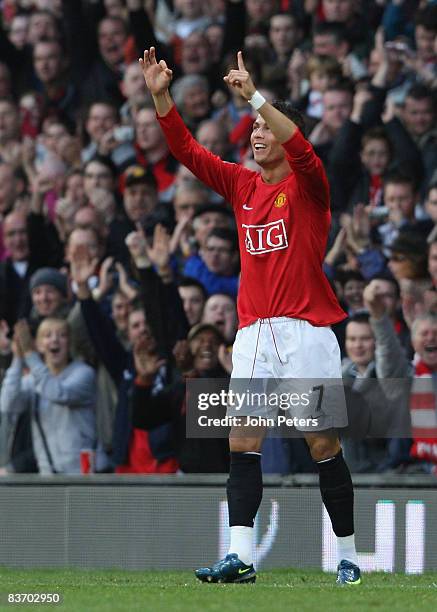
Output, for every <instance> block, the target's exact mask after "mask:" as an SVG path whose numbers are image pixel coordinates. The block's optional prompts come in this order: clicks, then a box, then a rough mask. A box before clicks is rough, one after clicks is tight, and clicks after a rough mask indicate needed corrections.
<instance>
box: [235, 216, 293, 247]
mask: <svg viewBox="0 0 437 612" xmlns="http://www.w3.org/2000/svg"><path fill="white" fill-rule="evenodd" d="M242 227H243V228H244V229H245V230H246V236H245V244H246V250H247V252H248V253H250V254H251V255H259V254H261V253H270V252H271V251H279V250H280V249H286V248H287V247H288V240H287V233H286V231H285V223H284V219H279V221H272V222H271V223H266V224H265V225H245V224H244V223H243V224H242Z"/></svg>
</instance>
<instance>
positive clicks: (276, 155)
mask: <svg viewBox="0 0 437 612" xmlns="http://www.w3.org/2000/svg"><path fill="white" fill-rule="evenodd" d="M250 144H251V145H252V152H253V158H254V160H255V161H256V163H257V164H258V165H259V166H261V168H269V167H272V166H273V167H274V166H276V165H278V164H280V163H281V162H282V161H283V160H284V158H285V151H284V148H283V147H282V145H281V144H280V143H279V142H278V141H277V140H276V138H275V137H274V136H273V134H272V132H271V131H270V128H269V126H268V125H267V123H266V122H265V120H264V119H263V118H262V117H261V115H258V117H257V118H256V120H255V122H254V124H253V128H252V134H251V136H250Z"/></svg>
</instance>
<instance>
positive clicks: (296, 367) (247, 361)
mask: <svg viewBox="0 0 437 612" xmlns="http://www.w3.org/2000/svg"><path fill="white" fill-rule="evenodd" d="M232 366H233V368H232V374H231V382H230V390H231V391H234V392H235V393H238V392H239V393H245V392H246V391H247V397H250V401H249V400H248V403H247V405H241V406H239V407H238V408H235V406H234V407H233V406H231V405H229V404H228V414H229V415H232V416H234V415H238V416H243V415H244V416H264V417H267V418H271V417H277V415H278V414H285V412H286V413H287V414H289V415H291V416H292V417H296V418H298V419H299V423H300V425H299V424H296V425H295V427H296V429H298V430H299V431H322V430H326V429H330V428H337V427H344V426H346V424H347V412H346V405H345V401H344V392H343V387H342V371H341V355H340V347H339V346H338V342H337V338H336V337H335V334H334V332H333V331H332V329H331V328H330V327H315V326H313V325H311V324H310V323H308V321H303V320H302V319H292V318H289V317H274V318H271V319H259V320H258V321H257V322H256V323H253V324H252V325H249V326H247V327H244V328H243V329H240V330H238V333H237V337H236V339H235V342H234V346H233V351H232ZM296 393H298V395H299V399H300V400H302V401H297V403H296V402H294V401H293V402H290V399H291V398H292V397H293V398H295V397H296V395H295V394H296ZM255 396H256V399H255V400H254V399H253V398H254V397H255ZM261 396H263V399H261ZM287 396H288V400H287V401H288V404H287V401H286V400H285V399H284V401H282V399H283V398H284V397H285V398H287ZM304 396H305V401H303V399H302V398H303V397H304ZM241 397H242V395H241ZM266 397H267V398H268V399H266ZM275 402H276V404H275ZM279 404H280V406H279ZM278 406H279V407H278ZM311 419H313V420H312V421H311ZM304 420H305V423H306V421H308V423H309V422H310V421H311V424H310V425H308V426H307V425H306V424H305V423H304V422H303V421H304Z"/></svg>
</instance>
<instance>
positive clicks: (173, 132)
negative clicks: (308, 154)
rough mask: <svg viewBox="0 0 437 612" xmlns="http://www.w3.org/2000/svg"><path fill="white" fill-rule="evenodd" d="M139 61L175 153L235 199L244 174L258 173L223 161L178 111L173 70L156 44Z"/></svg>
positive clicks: (206, 181) (199, 175)
mask: <svg viewBox="0 0 437 612" xmlns="http://www.w3.org/2000/svg"><path fill="white" fill-rule="evenodd" d="M139 61H140V65H141V67H142V70H143V75H144V80H145V81H146V85H147V87H148V89H149V91H150V93H151V94H152V98H153V101H154V103H155V108H156V112H157V115H158V119H159V122H160V124H161V127H162V130H163V132H164V135H165V137H166V139H167V143H168V146H169V148H170V151H171V153H172V154H173V156H174V157H175V158H176V159H177V160H178V161H179V162H181V163H182V164H183V165H184V166H186V167H187V168H188V169H189V170H191V172H193V174H195V176H197V178H198V179H199V180H201V181H202V182H203V183H205V184H206V185H208V187H211V189H213V190H214V191H217V193H219V194H220V195H222V196H223V197H224V198H225V200H227V201H228V202H231V203H232V199H233V197H235V195H236V194H235V186H236V181H237V180H238V179H239V178H240V177H241V176H242V175H244V177H245V178H248V177H249V176H252V175H254V174H255V173H254V172H252V171H250V170H248V169H247V168H243V167H241V166H238V165H237V164H230V163H228V162H224V161H222V160H221V159H220V158H219V157H217V156H216V155H213V154H212V153H211V152H210V151H208V150H207V149H205V148H204V147H202V146H201V145H200V144H199V143H198V142H197V141H196V140H195V139H194V138H193V136H192V135H191V134H190V132H189V130H188V129H187V127H186V126H185V124H184V122H183V121H182V119H181V117H180V115H179V113H178V112H177V111H176V108H175V105H174V102H173V100H172V97H171V95H170V92H169V87H170V83H171V80H172V76H173V72H172V70H170V68H169V67H168V66H167V64H166V62H165V61H164V60H160V62H159V63H158V62H157V60H156V54H155V48H154V47H151V48H150V49H149V50H147V49H146V50H145V51H144V56H143V58H141V59H140V60H139Z"/></svg>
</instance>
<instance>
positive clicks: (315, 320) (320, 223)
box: [158, 106, 346, 328]
mask: <svg viewBox="0 0 437 612" xmlns="http://www.w3.org/2000/svg"><path fill="white" fill-rule="evenodd" d="M158 119H159V122H160V124H161V127H162V129H163V131H164V133H165V135H166V138H167V141H168V144H169V147H170V150H171V152H172V154H173V155H174V156H175V157H176V159H178V160H179V161H180V162H181V163H182V164H184V166H187V168H189V169H190V170H191V172H193V174H195V175H196V176H197V177H198V178H199V179H200V180H201V181H203V182H204V183H205V184H206V185H208V186H209V187H211V188H212V189H214V191H217V192H218V193H219V194H220V195H222V196H223V197H224V198H225V200H227V201H228V202H230V203H231V204H232V207H233V209H234V214H235V218H236V222H237V227H238V238H239V245H240V255H241V281H240V290H239V294H238V317H239V327H240V328H242V327H245V326H246V325H250V324H251V323H254V322H255V321H257V319H264V318H268V317H284V316H285V317H294V318H297V319H303V320H305V321H308V322H309V323H311V324H312V325H317V326H325V325H331V324H332V323H337V322H338V321H341V320H342V319H344V318H345V317H346V314H345V313H344V311H343V310H342V309H341V308H340V306H339V304H338V301H337V298H336V297H335V294H334V292H333V290H332V289H331V286H330V285H329V282H328V280H327V278H326V276H325V274H324V272H323V269H322V264H323V259H324V255H325V249H326V243H327V239H328V232H329V226H330V223H331V213H330V209H329V185H328V181H327V178H326V174H325V171H324V169H323V165H322V162H321V161H320V159H319V158H318V157H317V155H316V154H315V153H314V150H313V147H312V146H311V144H310V143H309V142H308V141H307V140H306V139H305V138H304V137H303V135H302V134H301V132H300V131H299V130H296V132H295V133H294V134H293V136H292V137H291V138H290V140H288V141H287V142H286V143H284V144H283V147H284V149H285V152H286V155H287V159H288V162H289V164H290V174H289V175H288V176H286V177H285V178H284V179H283V180H282V181H280V182H279V183H275V184H269V183H265V182H264V181H263V179H262V176H261V174H260V173H259V172H254V171H252V170H249V169H247V168H244V167H243V166H241V165H239V164H232V163H228V162H224V161H222V160H221V159H220V158H219V157H217V156H215V155H213V154H212V153H211V152H209V151H207V150H206V149H205V148H204V147H202V146H201V145H199V143H198V142H197V141H196V140H195V139H194V138H193V137H192V135H191V134H190V132H189V131H188V129H187V127H186V126H185V124H184V122H183V121H182V119H181V117H180V115H179V113H178V112H177V110H176V108H175V107H174V106H173V107H172V109H171V110H170V112H169V113H168V114H167V115H166V116H165V117H158Z"/></svg>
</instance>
